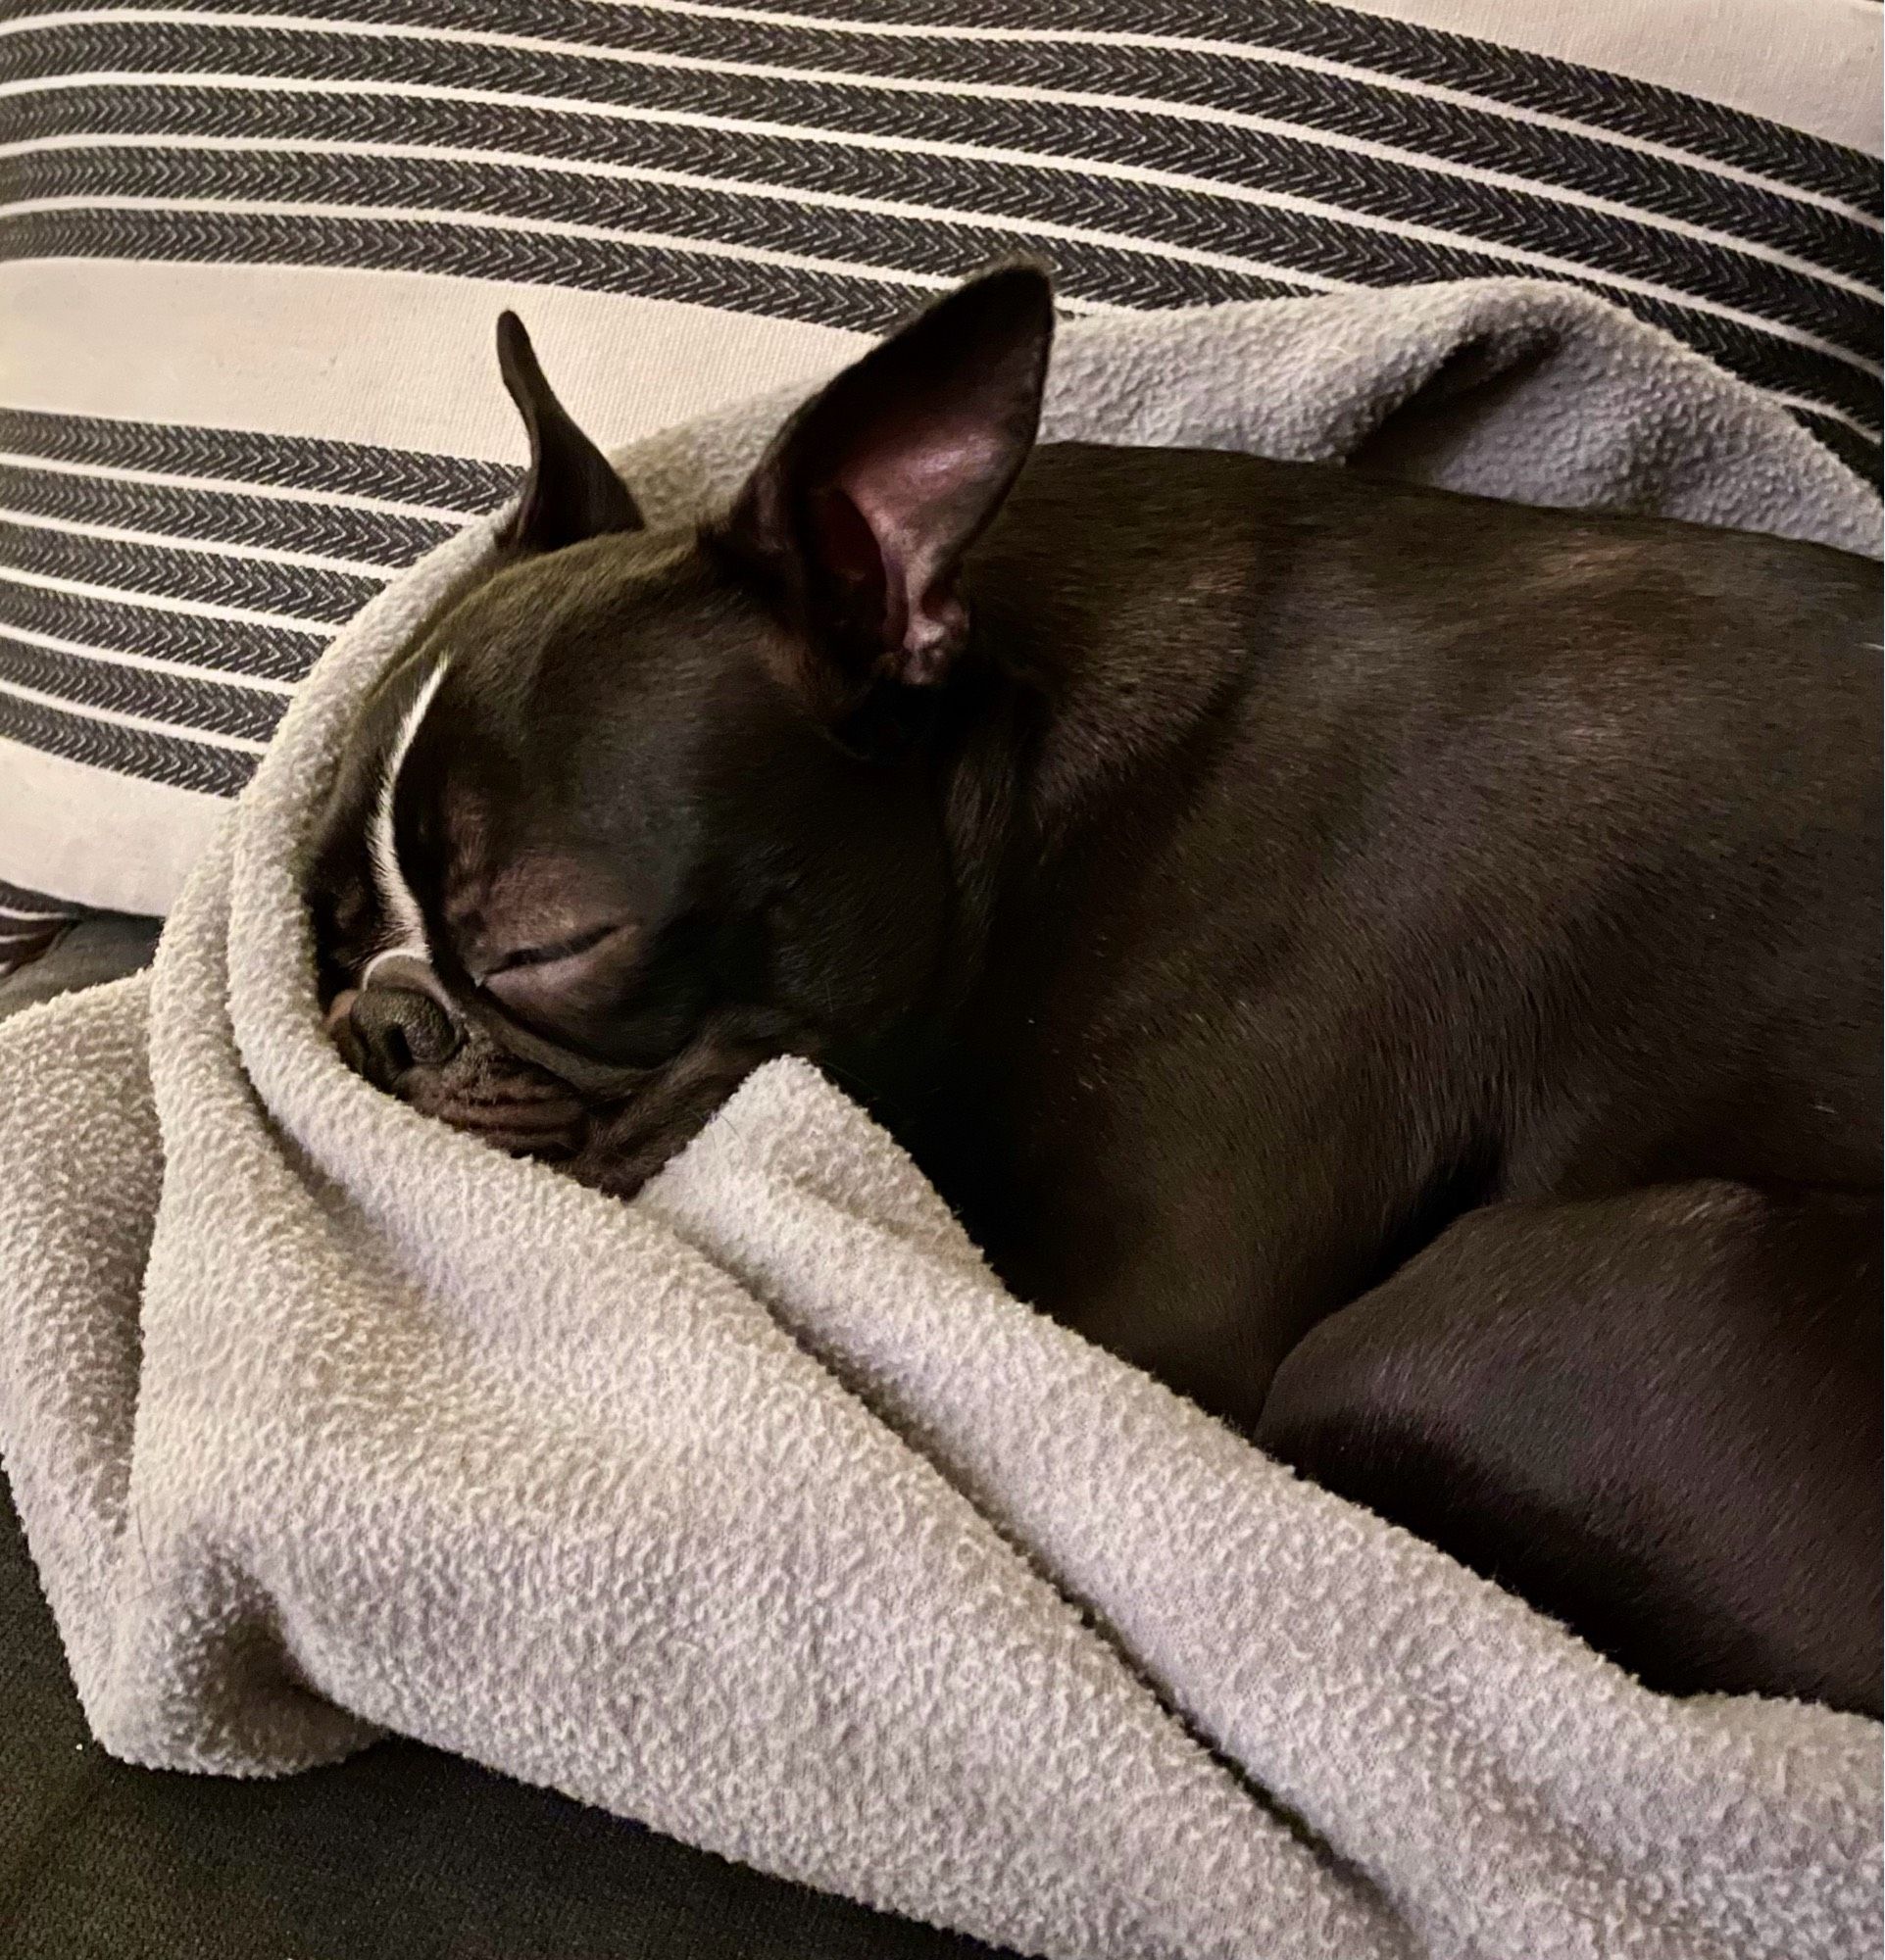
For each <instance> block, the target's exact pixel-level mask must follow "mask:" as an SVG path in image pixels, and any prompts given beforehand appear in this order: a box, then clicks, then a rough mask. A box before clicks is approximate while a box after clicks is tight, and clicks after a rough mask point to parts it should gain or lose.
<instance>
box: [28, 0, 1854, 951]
mask: <svg viewBox="0 0 1885 1960" xmlns="http://www.w3.org/2000/svg"><path fill="white" fill-rule="evenodd" d="M1409 13H1414V14H1420V15H1423V16H1424V21H1425V24H1416V23H1415V22H1413V21H1410V20H1408V19H1405V18H1399V17H1400V16H1404V15H1406V14H1409ZM1878 14H1879V10H1878V9H1877V8H1875V7H1873V8H1864V7H1855V6H1852V5H1850V4H1847V3H1846V0H1732V4H1730V0H1706V4H1703V0H1663V4H1662V6H1661V7H1653V6H1650V5H1648V4H1647V0H1629V4H1628V5H1623V6H1618V5H1616V4H1612V5H1611V6H1610V7H1609V9H1608V11H1607V9H1606V7H1605V6H1604V5H1602V4H1600V0H1563V4H1562V5H1556V6H1554V5H1545V4H1541V0H1407V4H1401V0H1372V5H1371V6H1370V7H1369V10H1368V11H1357V10H1356V9H1354V8H1344V7H1335V6H1326V5H1321V4H1317V0H1232V4H1212V0H776V4H769V5H764V6H760V5H753V6H747V5H728V4H710V0H283V4H282V5H281V6H279V7H276V8H273V9H271V10H269V11H266V12H265V11H263V10H262V9H260V8H255V9H247V8H245V7H244V6H243V5H242V0H190V3H189V4H185V5H181V6H174V5H171V6H163V7H158V6H155V5H147V4H140V3H139V0H132V4H127V5H116V6H110V7H97V8H87V7H83V6H76V7H75V6H74V5H72V4H70V0H10V4H9V6H8V7H7V9H6V16H5V18H4V19H3V20H0V172H4V179H5V185H6V195H5V198H4V200H3V201H0V323H4V324H0V335H4V338H0V879H7V880H11V881H12V882H11V883H10V884H5V885H0V963H4V962H5V961H6V960H7V959H8V957H9V956H10V953H11V954H14V955H16V956H17V954H18V953H19V952H20V951H21V950H23V949H25V948H27V947H29V946H31V945H32V944H34V943H36V941H37V940H38V939H40V938H43V937H44V936H45V934H46V933H47V932H48V931H49V930H51V929H53V928H52V926H51V925H49V923H48V921H49V920H50V919H52V918H53V915H55V914H58V913H59V912H60V911H61V910H62V909H64V907H63V905H62V903H61V902H67V901H70V902H79V903H83V904H87V905H94V906H107V907H115V908H118V909H124V910H144V911H152V910H161V909H163V908H164V907H166V906H167V905H168V904H169V902H170V900H171V898H172V896H173V895H174V890H175V888H176V885H177V882H178V880H179V879H180V877H181V876H182V874H183V872H184V871H185V870H186V868H187V866H188V864H189V863H190V861H191V860H192V859H193V858H194V857H195V855H196V853H197V852H198V850H199V849H200V847H201V844H202V840H203V837H204V835H205V831H206V827H207V824H208V822H209V820H210V819H211V817H212V816H213V815H214V813H215V811H216V810H217V809H218V808H219V807H220V804H221V800H222V799H224V798H226V797H228V796H230V795H232V794H233V793H234V792H235V791H236V790H237V789H239V788H240V787H241V785H242V783H243V781H244V780H245V779H246V777H247V776H248V774H249V772H250V770H251V769H252V768H253V766H254V763H255V760H256V757H257V755H258V754H259V753H260V751H261V748H262V746H263V744H264V743H265V742H266V741H267V740H268V737H269V734H270V731H271V730H272V729H273V726H274V723H275V721H276V720H277V718H278V716H279V714H280V712H281V710H282V707H283V705H284V703H285V701H286V700H287V698H288V696H289V694H290V693H291V692H292V690H293V688H294V686H295V684H296V682H297V681H298V680H299V679H300V678H301V676H302V675H303V674H304V673H305V672H306V671H307V669H308V666H309V664H310V663H311V662H312V661H313V660H314V659H315V658H316V656H317V655H318V654H319V652H320V651H321V648H322V645H323V643H324V642H325V640H326V638H327V637H328V636H329V635H330V634H331V633H332V632H333V630H334V628H335V627H336V626H337V625H339V624H340V623H341V622H342V621H343V620H345V619H346V618H347V617H348V616H349V615H350V614H351V613H353V612H354V611H355V610H356V609H357V608H358V607H359V606H360V604H361V603H362V602H363V601H364V600H365V599H366V598H367V597H368V596H370V595H371V594H372V592H373V591H375V590H376V589H377V588H378V586H379V585H380V584H381V583H382V582H383V581H384V580H385V579H386V578H388V577H389V576H390V575H391V574H392V573H394V572H395V571H397V570H398V569H399V568H400V567H401V566H402V565H405V564H409V563H410V562H411V561H412V560H413V559H415V558H416V557H418V556H419V555H420V554H421V553H422V552H423V551H424V550H426V549H427V548H428V547H429V546H430V545H431V544H433V543H434V542H436V541H437V540H438V539H439V538H441V537H442V536H444V535H445V534H446V532H447V531H448V530H449V529H450V527H451V526H453V525H454V524H456V523H458V522H459V521H460V520H461V519H462V518H463V517H464V516H465V515H467V514H469V513H473V512H481V511H488V510H490V509H492V508H493V507H495V506H496V505H497V504H499V503H500V502H501V501H502V500H503V499H504V497H505V495H506V493H507V491H508V489H509V488H510V486H511V484H512V483H513V481H514V480H515V479H514V459H515V458H516V456H517V454H518V451H519V449H520V447H521V439H520V437H519V435H518V433H517V432H516V430H515V428H514V426H513V423H512V418H511V412H510V409H509V405H508V403H506V401H505V400H504V398H503V395H502V393H501V391H500V390H499V388H498V387H497V385H496V382H495V377H494V373H493V370H492V365H491V356H490V352H489V349H490V335H491V330H492V324H493V321H494V319H495V317H496V315H497V313H498V311H499V310H500V308H501V307H503V306H505V305H507V304H515V305H517V306H519V308H520V309H521V311H522V312H523V314H524V316H525V318H526V319H527V320H528V321H529V323H530V325H531V327H532V329H533V331H534V333H535V336H536V340H537V344H538V346H539V348H540V349H541V350H542V352H543V355H544V358H545V362H546V366H547V367H548V368H549V369H550V371H551V373H552V374H553V376H554V377H555V379H556V382H557V385H558V387H559V389H560V391H562V392H563V393H564V395H565V397H566V399H568V400H569V401H570V404H571V406H572V408H573V409H574V410H575V411H576V413H577V414H578V415H579V416H580V417H582V419H583V420H584V422H585V424H586V425H587V426H588V427H590V428H591V429H593V430H594V431H595V432H596V433H597V434H598V435H599V436H601V437H603V438H604V439H606V440H608V441H611V442H622V441H627V440H630V439H632V438H633V437H635V436H637V435H639V434H643V433H646V432H648V431H650V430H652V429H654V428H656V427H658V426H660V425H662V424H664V423H669V422H672V421H674V420H676V419H678V418H681V417H686V416H689V415H692V414H695V413H698V412H701V411H703V410H706V409H708V408H712V407H715V406H718V405H719V404H720V403H722V402H725V401H727V400H730V399H733V398H737V397H739V396H742V395H746V394H750V393H753V392H756V391H758V390H760V389H762V388H766V387H771V386H777V385H782V384H784V383H786V382H789V381H796V380H805V379H809V378H811V377H812V376H813V375H815V374H817V373H818V372H821V371H823V370H824V369H826V368H830V367H831V366H833V365H835V364H836V363H837V362H839V361H841V360H842V359H843V358H844V357H845V356H846V355H847V354H848V353H849V352H850V351H851V350H852V349H853V348H854V347H855V346H857V345H858V344H860V342H861V339H862V337H863V336H865V335H868V334H873V333H876V332H879V331H881V330H882V329H883V328H884V327H885V326H887V325H888V324H889V323H890V322H891V321H892V320H893V319H896V318H898V317H899V316H900V315H902V314H903V313H904V312H906V311H907V310H908V309H909V308H910V307H911V306H912V305H913V304H914V303H916V302H917V301H918V300H919V299H920V298H921V297H922V296H923V295H924V294H925V293H927V292H930V291H933V290H935V289H936V288H938V287H941V286H944V285H947V284H948V283H950V282H951V281H953V280H954V279H955V278H957V277H958V276H959V275H960V274H962V273H963V272H965V271H967V270H970V269H971V268H973V267H974V266H976V265H978V264H980V263H982V262H983V261H985V260H987V259H989V258H991V257H993V256H996V255H998V254H1001V253H1005V252H1010V251H1016V250H1025V251H1029V252H1033V253H1036V254H1038V255H1041V256H1043V257H1045V258H1047V259H1049V260H1051V261H1052V262H1053V263H1054V264H1055V265H1056V266H1057V267H1058V269H1059V270H1060V272H1061V275H1062V279H1063V291H1064V295H1065V300H1066V304H1067V308H1068V310H1069V311H1071V312H1084V311H1090V310H1093V309H1096V308H1144V307H1168V306H1185V305H1195V304H1201V303H1207V302H1211V301H1217V300H1228V299H1246V298H1252V297H1259V296H1264V295H1270V294H1297V293H1305V292H1318V291H1326V290H1332V289H1336V288H1340V287H1346V286H1352V285H1358V284H1359V285H1390V284H1398V283H1403V282H1406V281H1412V280H1428V279H1444V278H1456V277H1463V276H1470V275H1474V274H1480V273H1499V272H1514V271H1524V272H1531V273H1537V274H1542V275H1545V276H1549V277H1556V278H1564V279H1570V280H1574V281H1576V282H1578V283H1580V284H1582V285H1585V286H1587V287H1590V288H1591V289H1593V290H1595V291H1597V292H1600V293H1603V294H1605V295H1606V296H1608V297H1610V298H1612V299H1613V300H1615V301H1617V302H1619V303H1620V304H1622V305H1624V306H1626V307H1628V308H1630V309H1631V310H1632V311H1633V312H1635V313H1637V314H1639V315H1641V316H1642V317H1643V318H1645V319H1651V320H1654V321H1656V322H1657V323H1659V324H1661V325H1662V326H1664V327H1667V328H1668V329H1669V330H1670V331H1672V332H1674V333H1676V334H1677V335H1679V336H1680V337H1681V338H1683V339H1684V340H1686V341H1688V342H1689V343H1690V344H1691V345H1692V346H1694V347H1697V348H1699V349H1701V350H1702V351H1703V352H1705V353H1707V354H1709V355H1711V356H1712V357H1713V358H1714V359H1715V360H1717V361H1718V362H1720V363H1721V364H1722V365H1723V366H1724V367H1727V368H1730V369H1732V370H1733V371H1735V372H1736V373H1739V374H1741V375H1744V376H1745V377H1747V378H1748V379H1749V380H1751V381H1752V382H1754V383H1756V384H1757V385H1758V386H1760V387H1761V388H1764V389H1766V390H1768V391H1769V392H1770V393H1771V394H1772V395H1773V396H1774V397H1775V398H1776V399H1777V400H1779V401H1781V402H1783V403H1784V404H1785V405H1786V406H1787V407H1788V408H1789V409H1790V410H1791V411H1792V412H1793V413H1794V414H1796V415H1797V416H1799V417H1800V418H1801V419H1802V420H1803V421H1805V422H1806V423H1807V425H1808V426H1809V427H1810V428H1811V429H1812V430H1813V431H1814V432H1815V433H1816V434H1817V435H1819V436H1820V437H1821V439H1822V440H1824V441H1825V442H1826V443H1827V444H1828V445H1829V446H1831V447H1832V448H1833V449H1834V450H1836V451H1837V452H1838V453H1839V454H1840V455H1841V456H1842V457H1844V458H1846V459H1847V460H1848V461H1849V462H1850V463H1851V464H1853V465H1854V466H1856V467H1858V468H1860V469H1862V470H1866V471H1869V472H1872V473H1874V474H1875V473H1876V471H1877V468H1878V456H1879V413H1878V407H1879V405H1878V375H1879V366H1878V359H1877V356H1878V340H1879V327H1880V312H1879V299H1880V295H1879V250H1880V224H1879V172H1878V166H1877V163H1876V161H1875V152H1876V149H1877V147H1878V145H1877V141H1876V137H1875V135H1874V133H1873V130H1872V120H1873V118H1874V114H1875V100H1876V82H1875V76H1876V63H1877V43H1878V31H1877V22H1878ZM1658 17H1660V18H1662V20H1663V21H1664V23H1665V25H1666V29H1667V31H1666V33H1664V34H1663V35H1662V39H1661V41H1659V39H1658V36H1657V34H1656V33H1654V32H1652V31H1650V30H1649V29H1648V28H1647V27H1646V25H1645V23H1646V20H1650V19H1652V18H1658ZM1554 19H1556V20H1557V21H1558V23H1559V27H1558V28H1554V27H1553V25H1552V22H1553V21H1554ZM1449 20H1452V21H1455V22H1460V23H1463V24H1464V25H1469V26H1471V27H1472V28H1473V29H1474V32H1473V33H1470V34H1463V33H1459V32H1452V31H1445V30H1443V29H1444V24H1445V23H1446V22H1447V21H1449ZM1436 21H1437V22H1439V23H1441V25H1433V24H1434V23H1435V22H1436ZM1606 21H1609V22H1610V23H1611V24H1612V26H1614V27H1615V31H1616V32H1617V33H1619V34H1622V35H1624V36H1625V39H1626V41H1627V47H1626V48H1625V50H1624V52H1623V53H1622V54H1620V55H1619V56H1618V60H1617V66H1618V68H1619V69H1620V70H1621V71H1622V72H1621V73H1607V72H1603V71H1602V70H1601V69H1599V68H1597V67H1593V66H1590V65H1588V64H1590V63H1591V62H1593V61H1601V60H1603V59H1604V58H1605V54H1604V48H1605V42H1604V38H1603V36H1604V33H1605V32H1606V31H1609V29H1608V28H1606V26H1605V22H1606ZM1698 22H1700V23H1704V24H1706V25H1707V29H1708V31H1707V33H1706V34H1705V35H1703V36H1701V37H1698V36H1697V34H1696V31H1695V30H1696V25H1697V23H1698ZM1619 24H1620V25H1619ZM1508 26H1509V27H1510V29H1511V31H1510V33H1507V32H1505V29H1506V27H1508ZM1555 32H1556V33H1558V35H1559V38H1557V39H1556V40H1554V38H1553V35H1554V33H1555ZM1489 35H1498V36H1500V39H1499V40H1495V39H1493V38H1488V37H1487V36H1489ZM1513 40H1518V41H1522V42H1523V43H1524V45H1523V46H1522V47H1519V46H1513V45H1511V44H1509V43H1510V42H1511V41H1513ZM1501 41H1504V42H1506V43H1508V44H1501ZM1619 45H1621V44H1620V43H1619ZM1554 48H1560V49H1568V50H1570V51H1572V52H1575V53H1576V54H1578V55H1579V56H1580V58H1581V63H1582V64H1584V65H1580V64H1578V63H1571V62H1566V61H1564V60H1561V59H1557V58H1555V56H1554V54H1553V52H1552V50H1553V49H1554ZM1691 73H1693V74H1694V75H1695V76H1696V77H1697V78H1696V79H1695V80H1694V82H1693V86H1692V89H1691V90H1690V91H1689V92H1685V91H1684V89H1683V87H1682V86H1680V85H1679V84H1681V83H1682V81H1683V80H1684V78H1685V76H1688V75H1690V74H1691ZM1671 84H1677V85H1671ZM1761 111H1765V112H1767V113H1766V114H1764V115H1763V114H1761V113H1759V112H1761ZM1775 117H1780V118H1782V119H1786V120H1773V119H1774V118H1775ZM41 893H53V894H57V895H58V899H57V900H52V899H45V898H41V897H39V896H36V895H37V894H41Z"/></svg>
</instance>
